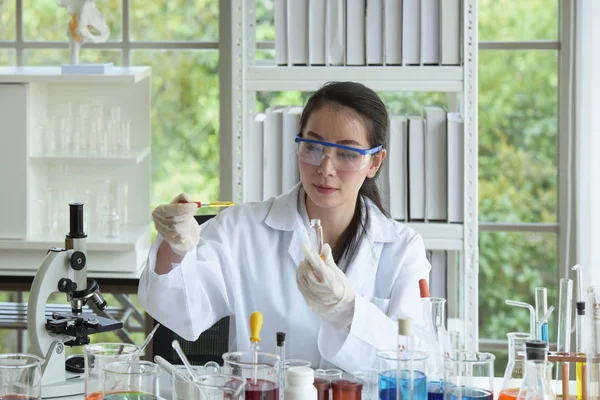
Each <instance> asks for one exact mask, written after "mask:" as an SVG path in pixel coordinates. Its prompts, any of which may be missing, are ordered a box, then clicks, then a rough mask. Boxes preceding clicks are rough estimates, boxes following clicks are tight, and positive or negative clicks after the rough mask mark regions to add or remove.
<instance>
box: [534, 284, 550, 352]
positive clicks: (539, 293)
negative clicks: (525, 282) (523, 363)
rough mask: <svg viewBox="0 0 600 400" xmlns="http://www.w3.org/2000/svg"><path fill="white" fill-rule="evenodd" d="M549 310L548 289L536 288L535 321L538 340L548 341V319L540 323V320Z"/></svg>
mask: <svg viewBox="0 0 600 400" xmlns="http://www.w3.org/2000/svg"><path fill="white" fill-rule="evenodd" d="M546 311H548V290H547V289H546V288H545V287H536V288H535V322H536V333H537V338H536V339H538V340H543V341H546V342H548V321H546V322H544V323H543V324H540V320H541V319H542V317H543V316H544V314H546Z"/></svg>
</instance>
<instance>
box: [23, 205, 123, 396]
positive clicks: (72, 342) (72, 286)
mask: <svg viewBox="0 0 600 400" xmlns="http://www.w3.org/2000/svg"><path fill="white" fill-rule="evenodd" d="M86 253H87V235H86V234H85V232H84V231H83V204H82V203H70V204H69V233H68V234H67V236H66V238H65V248H64V249H63V248H51V249H50V250H48V252H47V253H46V257H45V259H44V261H43V262H42V265H41V266H40V268H39V269H38V271H37V273H36V275H35V278H34V279H33V284H32V285H31V292H30V295H29V302H28V305H27V331H28V333H29V337H30V339H31V346H32V352H33V353H35V354H37V355H38V356H40V357H43V358H45V359H46V363H45V364H44V366H43V369H42V397H43V398H52V397H60V396H70V395H76V394H82V393H83V392H84V380H83V372H84V371H83V361H82V358H81V357H80V360H81V361H75V362H72V361H73V360H72V359H71V358H69V361H71V363H69V362H68V360H67V358H66V357H65V353H66V351H65V350H66V349H65V346H83V345H85V344H88V343H89V342H90V338H89V335H92V334H94V333H100V332H108V331H112V330H116V329H120V328H122V327H123V323H122V322H120V321H115V320H112V319H109V318H104V317H100V316H98V315H96V314H94V313H91V312H83V308H84V306H85V305H86V304H87V303H88V301H89V302H90V305H94V306H96V307H97V308H98V309H100V310H104V309H105V308H106V301H105V300H104V297H103V296H102V294H101V293H100V290H99V286H98V283H96V281H95V280H93V279H88V278H87V260H86ZM57 292H62V293H65V294H66V296H67V301H68V302H69V303H70V305H71V312H66V313H53V314H52V315H51V316H50V317H49V318H47V317H46V312H45V309H46V302H47V301H48V297H49V296H50V295H51V294H53V293H57Z"/></svg>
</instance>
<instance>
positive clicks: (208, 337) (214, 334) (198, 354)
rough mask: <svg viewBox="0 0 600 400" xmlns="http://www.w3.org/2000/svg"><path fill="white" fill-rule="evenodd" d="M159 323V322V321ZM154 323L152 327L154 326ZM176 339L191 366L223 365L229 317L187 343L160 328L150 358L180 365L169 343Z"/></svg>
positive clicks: (201, 219) (204, 217) (202, 219)
mask: <svg viewBox="0 0 600 400" xmlns="http://www.w3.org/2000/svg"><path fill="white" fill-rule="evenodd" d="M212 217H214V215H195V216H194V218H196V221H198V223H199V224H203V223H204V222H206V221H208V220H209V219H211V218H212ZM159 322H160V321H159ZM155 324H156V322H154V323H153V324H152V325H155ZM175 339H177V341H178V342H179V344H180V345H181V349H182V350H183V352H184V354H185V356H186V357H187V358H188V359H189V360H190V363H192V364H193V365H203V364H206V363H207V362H209V361H215V362H217V363H219V364H220V365H223V358H222V357H221V356H222V355H223V353H227V352H228V351H229V317H224V318H222V319H220V320H219V321H217V323H215V324H214V325H213V326H212V327H210V328H209V329H207V330H206V331H204V332H202V334H201V335H200V337H198V340H196V341H194V342H190V341H187V340H185V339H183V338H182V337H181V336H179V335H177V334H175V333H174V332H173V331H171V330H170V329H168V328H167V327H165V326H162V325H161V326H160V328H158V329H157V331H156V332H155V333H154V338H153V340H152V342H153V343H152V344H153V346H152V357H153V358H154V356H161V357H163V358H164V359H165V360H167V361H168V362H170V363H171V364H182V361H181V359H180V358H179V356H178V355H177V353H176V352H175V350H173V347H172V346H171V342H173V340H175Z"/></svg>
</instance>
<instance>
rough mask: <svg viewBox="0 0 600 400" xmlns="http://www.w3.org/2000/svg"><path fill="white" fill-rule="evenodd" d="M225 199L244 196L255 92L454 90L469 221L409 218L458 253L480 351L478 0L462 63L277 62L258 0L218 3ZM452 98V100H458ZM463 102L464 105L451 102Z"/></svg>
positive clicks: (466, 5)
mask: <svg viewBox="0 0 600 400" xmlns="http://www.w3.org/2000/svg"><path fill="white" fill-rule="evenodd" d="M220 7H221V8H220V13H221V16H220V18H221V20H220V31H219V35H220V36H219V37H220V43H219V44H220V61H221V65H220V71H219V72H220V77H221V79H220V93H221V110H220V111H221V113H220V115H221V133H220V135H221V137H220V145H221V149H220V156H221V165H220V172H221V190H220V195H221V198H230V199H234V200H236V201H241V200H242V194H243V193H242V190H243V185H242V167H243V164H242V154H243V153H242V149H243V147H244V144H245V143H244V142H245V140H247V138H246V137H245V136H244V132H246V131H247V126H248V122H249V121H250V117H251V115H252V114H253V113H254V112H256V93H257V92H261V91H313V90H316V89H317V88H318V87H320V86H321V85H322V84H323V83H325V82H327V81H329V80H356V81H360V82H362V83H364V84H366V85H368V86H369V87H371V88H372V89H374V90H376V91H411V92H415V91H419V92H420V91H424V92H431V91H436V92H448V93H450V94H451V95H450V96H449V97H450V103H451V104H449V109H451V110H455V109H456V110H459V111H460V112H461V113H462V115H463V118H464V121H465V131H464V138H465V149H464V150H465V151H464V154H465V159H464V167H465V168H464V171H465V180H464V182H465V187H464V202H465V203H464V209H465V215H464V221H465V222H464V224H462V225H450V224H431V223H411V224H409V225H410V226H411V227H413V228H414V229H416V230H418V231H419V232H420V233H421V234H422V235H423V237H424V239H425V243H426V245H428V246H429V248H431V249H436V250H449V251H456V250H458V251H460V258H461V259H462V260H463V262H462V263H461V265H459V266H458V267H457V268H458V270H459V271H460V272H459V276H458V284H457V285H458V287H457V288H455V289H457V291H458V293H459V300H458V303H459V304H458V308H459V310H458V314H459V315H456V316H455V317H458V318H460V320H461V321H462V323H461V325H462V329H461V330H462V332H463V340H464V346H465V348H466V349H468V350H477V349H478V339H479V329H478V325H479V318H478V308H479V302H478V295H479V293H478V274H479V251H478V204H477V201H478V188H477V185H478V157H477V149H478V138H477V136H478V134H477V126H478V121H477V105H478V94H477V90H478V78H477V65H478V38H477V31H478V27H477V0H462V3H461V8H462V24H461V26H462V36H461V37H462V52H463V66H460V67H446V66H440V67H435V66H406V67H404V66H398V67H395V66H394V67H392V66H384V67H374V66H364V67H277V66H268V65H264V63H262V65H261V62H257V61H256V60H255V52H256V48H257V44H256V14H255V7H256V4H255V1H254V0H250V1H247V0H221V1H220ZM453 99H454V100H453ZM456 99H458V103H459V104H458V107H456V105H455V104H452V103H453V102H454V101H455V100H456Z"/></svg>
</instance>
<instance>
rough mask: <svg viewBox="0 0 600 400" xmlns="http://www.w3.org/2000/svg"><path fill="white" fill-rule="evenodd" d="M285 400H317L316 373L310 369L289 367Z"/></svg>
mask: <svg viewBox="0 0 600 400" xmlns="http://www.w3.org/2000/svg"><path fill="white" fill-rule="evenodd" d="M285 376H286V386H285V392H284V395H283V398H284V399H285V400H316V399H317V388H316V387H314V385H313V384H314V382H315V371H313V370H312V368H309V367H289V368H288V369H287V370H286V371H285Z"/></svg>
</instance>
